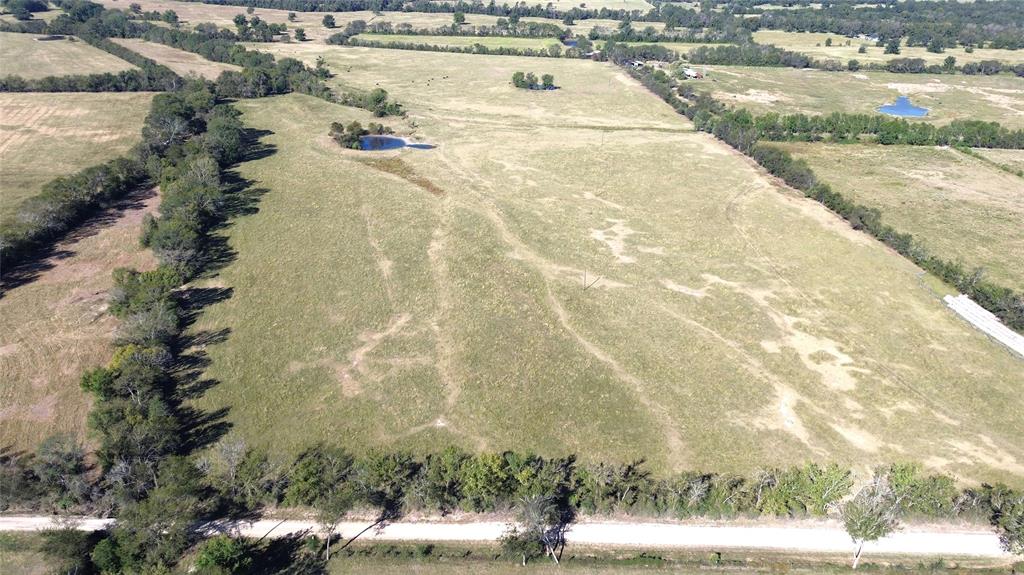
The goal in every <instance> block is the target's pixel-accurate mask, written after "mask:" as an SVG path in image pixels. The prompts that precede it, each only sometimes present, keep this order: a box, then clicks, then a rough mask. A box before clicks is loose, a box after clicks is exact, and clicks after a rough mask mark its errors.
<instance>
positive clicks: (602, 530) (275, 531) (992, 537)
mask: <svg viewBox="0 0 1024 575" xmlns="http://www.w3.org/2000/svg"><path fill="white" fill-rule="evenodd" d="M112 523H113V520H111V519H92V518H82V519H81V520H80V521H79V522H78V524H77V526H78V528H79V529H83V530H97V529H103V528H105V527H107V526H109V525H110V524H112ZM53 526H54V523H53V521H52V519H51V518H50V517H46V516H35V517H25V516H4V517H0V531H37V530H41V529H50V528H52V527H53ZM369 526H370V523H367V522H346V523H342V524H341V525H340V526H339V531H340V533H341V534H342V535H343V536H344V537H346V538H347V537H352V536H354V535H356V534H358V533H360V532H362V531H363V530H364V529H366V528H367V527H369ZM505 527H506V525H505V523H501V522H473V523H455V522H399V523H391V524H388V525H387V526H386V527H384V528H383V529H376V528H375V529H370V530H368V531H366V532H365V533H363V534H362V535H361V537H360V539H362V540H365V541H389V542H392V541H431V542H444V541H463V542H476V543H482V542H491V541H495V540H496V539H498V537H499V536H500V535H501V534H502V533H503V532H504V531H505ZM316 528H317V525H316V523H314V522H312V521H297V520H284V521H282V520H272V519H261V520H258V521H254V522H230V523H229V522H220V523H214V524H210V525H208V526H207V527H206V529H208V530H210V531H221V532H227V533H231V534H235V535H243V536H246V537H257V538H258V537H263V536H265V535H266V536H269V537H283V536H286V535H292V534H296V533H302V532H306V531H312V530H314V529H316ZM567 540H568V542H569V544H577V545H602V546H609V547H623V548H626V547H635V548H645V549H648V548H649V549H654V548H675V549H709V550H725V549H751V550H765V551H793V552H800V553H824V554H836V553H840V554H842V553H852V552H853V543H852V542H851V541H850V537H849V536H848V535H847V534H846V533H845V532H844V531H843V530H842V528H841V527H839V526H836V525H834V524H827V523H822V524H820V525H808V524H801V525H799V526H793V527H786V526H730V525H723V524H714V525H689V524H686V525H684V524H678V523H617V522H590V521H587V522H582V523H577V524H574V525H573V526H572V527H571V528H570V530H569V532H568V535H567ZM864 554H865V555H866V556H871V555H921V556H932V557H936V558H938V557H945V558H949V557H985V558H996V559H1010V558H1011V555H1009V554H1008V553H1006V552H1005V551H1003V550H1002V548H1001V547H1000V545H999V538H998V537H997V536H996V534H995V532H993V531H989V530H966V529H953V528H951V529H948V530H942V531H934V530H932V531H929V530H916V529H913V528H905V529H903V530H901V531H900V532H898V533H896V534H894V535H891V536H889V537H886V538H884V539H882V540H881V541H876V542H873V543H868V544H866V545H865V546H864Z"/></svg>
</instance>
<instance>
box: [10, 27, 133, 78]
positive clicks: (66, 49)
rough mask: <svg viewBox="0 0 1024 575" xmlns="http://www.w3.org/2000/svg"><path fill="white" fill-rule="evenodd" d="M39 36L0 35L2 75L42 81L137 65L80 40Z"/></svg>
mask: <svg viewBox="0 0 1024 575" xmlns="http://www.w3.org/2000/svg"><path fill="white" fill-rule="evenodd" d="M42 37H43V36H39V35H36V34H19V33H16V32H0V62H2V64H0V76H21V77H22V78H43V77H46V76H68V75H71V74H102V73H104V72H120V71H122V70H131V69H133V68H135V66H133V65H131V64H129V63H128V62H125V61H124V60H122V59H120V58H118V57H117V56H113V55H111V54H108V53H106V52H104V51H103V50H100V49H99V48H94V47H92V46H90V45H88V44H86V43H85V42H84V41H82V40H79V39H78V38H73V37H67V38H65V39H63V40H47V41H40V40H38V39H39V38H42Z"/></svg>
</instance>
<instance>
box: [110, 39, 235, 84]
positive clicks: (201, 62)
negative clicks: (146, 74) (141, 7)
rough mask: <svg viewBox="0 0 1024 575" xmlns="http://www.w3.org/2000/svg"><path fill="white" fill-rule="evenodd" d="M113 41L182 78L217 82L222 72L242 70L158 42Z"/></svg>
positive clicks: (137, 40) (138, 40)
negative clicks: (190, 77)
mask: <svg viewBox="0 0 1024 575" xmlns="http://www.w3.org/2000/svg"><path fill="white" fill-rule="evenodd" d="M113 41H114V42H117V43H118V44H120V45H122V46H124V47H126V48H128V49H130V50H132V51H133V52H137V53H139V54H142V55H143V56H145V57H147V58H149V59H151V60H154V61H156V62H158V63H160V64H163V65H164V66H167V67H168V68H170V69H171V70H173V71H174V72H175V73H177V74H178V75H180V76H188V75H189V74H195V75H196V76H200V77H202V78H206V79H207V80H216V79H217V76H220V74H221V72H224V71H226V70H234V71H236V72H240V71H241V70H242V68H241V67H240V66H234V65H232V64H224V63H222V62H213V61H210V60H207V59H206V58H203V57H202V56H200V55H199V54H193V53H192V52H186V51H184V50H179V49H177V48H172V47H170V46H165V45H163V44H158V43H156V42H147V41H145V40H140V39H138V38H114V39H113Z"/></svg>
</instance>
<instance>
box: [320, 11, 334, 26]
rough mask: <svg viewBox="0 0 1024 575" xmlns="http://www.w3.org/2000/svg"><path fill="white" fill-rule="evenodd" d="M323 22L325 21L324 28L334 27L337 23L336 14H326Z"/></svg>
mask: <svg viewBox="0 0 1024 575" xmlns="http://www.w3.org/2000/svg"><path fill="white" fill-rule="evenodd" d="M321 22H323V24H324V28H334V27H335V26H336V25H337V24H335V22H334V16H333V15H332V14H327V15H326V16H324V18H323V20H321Z"/></svg>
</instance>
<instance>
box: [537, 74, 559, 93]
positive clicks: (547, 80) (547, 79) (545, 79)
mask: <svg viewBox="0 0 1024 575" xmlns="http://www.w3.org/2000/svg"><path fill="white" fill-rule="evenodd" d="M540 81H541V84H542V85H543V86H544V89H545V90H551V89H553V88H554V87H555V77H554V76H552V75H551V74H544V75H543V76H541V78H540Z"/></svg>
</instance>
